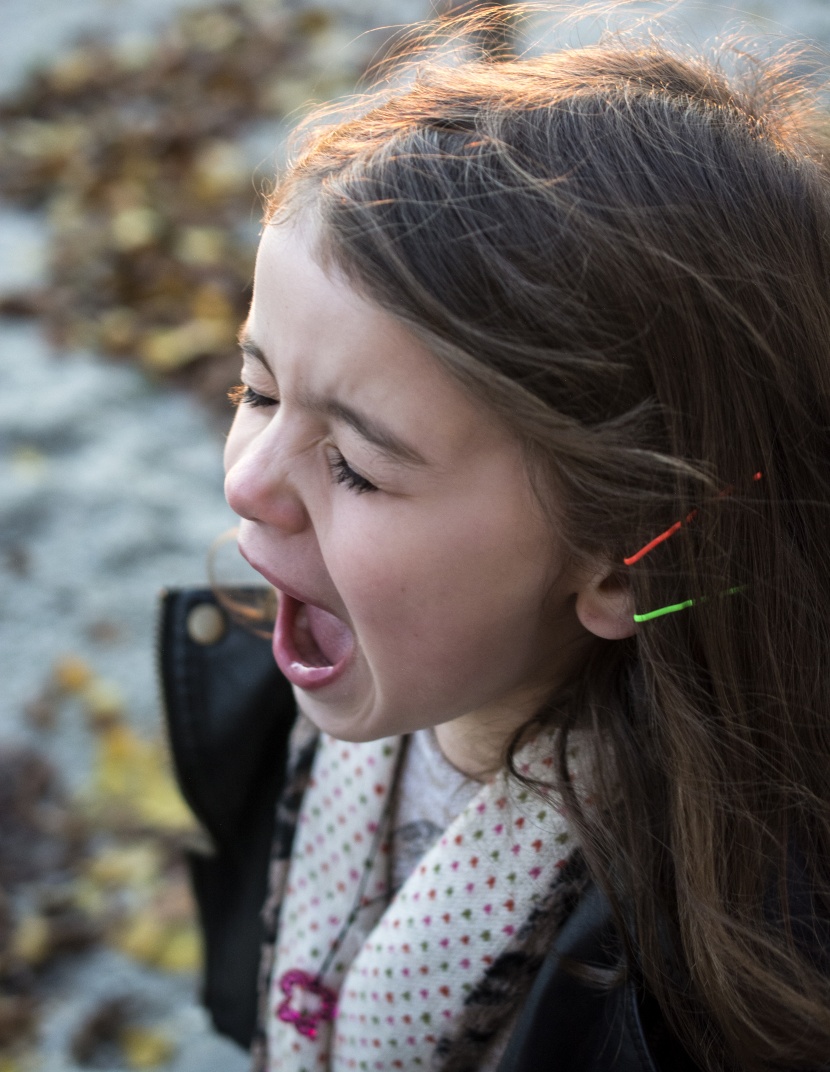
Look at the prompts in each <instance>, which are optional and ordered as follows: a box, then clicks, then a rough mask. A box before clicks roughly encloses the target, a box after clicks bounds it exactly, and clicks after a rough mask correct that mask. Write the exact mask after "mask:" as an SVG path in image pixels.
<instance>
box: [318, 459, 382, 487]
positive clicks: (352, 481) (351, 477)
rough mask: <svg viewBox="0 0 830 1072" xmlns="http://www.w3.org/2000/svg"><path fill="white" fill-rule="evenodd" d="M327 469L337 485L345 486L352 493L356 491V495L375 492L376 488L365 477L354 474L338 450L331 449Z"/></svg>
mask: <svg viewBox="0 0 830 1072" xmlns="http://www.w3.org/2000/svg"><path fill="white" fill-rule="evenodd" d="M329 468H330V469H331V475H332V476H333V477H334V480H335V482H336V483H337V484H345V486H346V487H347V488H350V489H351V490H352V491H356V492H357V493H358V495H360V494H362V493H363V492H366V491H377V490H378V489H377V487H376V486H375V485H374V484H373V483H372V482H371V481H370V480H367V479H366V477H365V476H361V475H360V473H358V472H356V471H355V470H354V469H352V467H351V466H350V465H349V463H348V462H347V461H346V459H345V458H344V457H343V455H342V454H341V453H340V451H339V450H337V449H336V448H332V453H331V455H330V457H329Z"/></svg>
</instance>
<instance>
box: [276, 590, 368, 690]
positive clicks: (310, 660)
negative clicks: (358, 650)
mask: <svg viewBox="0 0 830 1072" xmlns="http://www.w3.org/2000/svg"><path fill="white" fill-rule="evenodd" d="M354 646H355V642H354V634H353V633H352V631H351V629H350V628H349V627H348V626H347V625H346V623H345V622H344V621H343V620H342V619H340V618H338V617H337V616H336V615H334V614H331V613H329V611H326V610H323V609H322V608H321V607H315V606H313V605H312V604H311V603H302V602H300V600H298V599H295V598H294V597H293V596H289V595H286V593H284V592H280V593H279V609H278V611H277V620H276V623H275V626H274V642H273V649H274V658H275V659H276V662H277V665H278V666H279V668H280V670H282V672H283V673H284V674H285V676H286V677H287V678H288V680H289V681H290V682H291V683H292V685H299V686H300V688H304V689H316V688H321V687H322V686H324V685H330V684H331V683H332V682H333V681H335V680H336V678H338V677H340V675H341V674H342V673H343V671H344V670H345V668H346V666H347V664H348V662H349V659H350V657H351V655H352V652H353V651H354Z"/></svg>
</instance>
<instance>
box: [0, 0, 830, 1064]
mask: <svg viewBox="0 0 830 1072" xmlns="http://www.w3.org/2000/svg"><path fill="white" fill-rule="evenodd" d="M201 2H203V0H175V2H174V0H72V2H71V3H67V0H39V2H38V3H37V4H33V3H31V0H26V2H25V3H24V2H23V0H0V26H2V31H3V32H2V34H0V93H2V92H5V91H8V90H9V89H10V88H12V87H14V86H15V85H16V84H17V83H18V82H19V80H20V79H21V78H22V76H23V75H24V74H25V72H26V71H27V70H28V69H29V67H30V66H31V65H32V64H33V63H35V62H37V61H42V60H47V59H48V58H50V57H53V56H55V55H56V54H58V53H59V52H60V50H61V49H62V48H64V47H66V45H67V44H69V43H70V42H71V41H72V40H73V39H74V38H75V37H76V36H77V35H79V34H82V33H89V32H93V31H94V32H105V33H108V34H113V35H118V36H121V37H123V36H124V35H127V36H133V37H135V36H142V35H143V36H145V37H146V35H147V34H149V33H150V32H151V31H152V29H153V27H154V26H155V25H157V24H159V23H160V22H161V21H162V20H165V19H167V18H169V17H170V15H171V12H172V11H173V10H174V9H175V8H182V7H194V6H197V5H198V4H199V3H201ZM342 4H343V6H344V7H346V6H348V8H349V10H350V12H351V13H352V15H353V16H354V17H355V18H357V19H358V21H360V20H362V21H363V23H364V24H365V25H371V24H382V23H386V22H401V21H406V20H407V19H410V18H412V17H415V16H417V14H418V13H419V11H420V10H422V9H424V8H425V6H426V5H425V4H421V3H419V2H418V0H407V3H402V2H398V3H395V2H394V0H389V2H387V3H379V2H378V3H375V4H367V3H364V4H363V5H355V4H353V3H352V4H349V5H347V4H346V0H342ZM325 6H328V7H331V6H336V5H332V4H331V3H329V4H326V5H325ZM747 6H748V7H749V8H751V10H749V11H746V10H745V16H746V17H747V18H748V20H749V23H750V25H751V26H752V27H753V28H754V29H756V30H758V31H762V32H771V31H772V32H783V33H785V34H786V33H790V32H793V31H795V32H797V33H802V34H805V35H808V36H811V37H814V38H817V39H819V40H822V41H824V42H828V41H830V5H828V3H827V0H797V2H796V0H788V2H787V4H786V8H785V7H784V4H783V3H782V4H780V5H779V4H775V3H772V2H764V0H756V2H754V3H752V4H751V5H747ZM681 7H682V12H681V20H680V21H681V25H682V24H683V23H684V22H685V24H686V25H687V27H688V30H689V32H690V34H692V35H694V36H697V37H698V38H705V37H707V36H710V35H711V34H712V32H714V31H717V30H719V29H720V28H721V27H723V26H724V25H726V24H727V23H728V22H729V21H730V20H731V19H732V18H733V17H734V16H735V15H736V13H738V12H739V11H740V10H741V7H742V5H738V4H719V5H718V4H702V5H696V6H694V7H693V6H692V5H689V4H685V5H681ZM770 20H771V21H770ZM45 243H46V231H45V227H44V224H43V222H42V221H41V220H40V219H39V218H38V217H36V216H30V215H27V214H25V213H21V212H17V211H12V210H10V209H0V293H2V292H3V291H7V290H15V289H18V288H21V287H25V286H27V285H37V284H39V283H41V282H42V281H43V280H44V278H45V264H46V247H45ZM0 382H2V384H3V390H2V392H0V742H3V743H8V742H10V741H13V742H19V743H28V744H34V745H35V746H36V747H37V748H39V749H40V750H43V751H45V752H46V753H47V754H48V755H49V756H50V758H51V759H52V760H53V761H54V763H55V764H56V765H57V767H58V769H59V770H60V771H61V773H62V775H63V777H64V778H65V780H66V781H67V783H68V784H69V785H70V786H72V787H74V788H80V787H81V786H83V785H84V784H85V783H86V781H87V780H88V778H89V773H90V762H91V761H90V755H91V751H90V743H89V734H88V731H87V729H86V728H85V726H84V725H83V723H82V722H81V720H80V719H75V720H73V719H72V718H63V719H62V721H61V722H60V724H59V727H58V729H57V730H56V731H54V732H52V733H50V734H45V733H44V732H43V731H39V730H37V729H35V728H33V727H32V726H31V725H30V724H29V722H28V721H27V720H26V718H25V717H24V714H23V712H24V708H25V705H26V704H27V702H29V701H31V700H32V699H33V698H34V697H35V696H36V695H37V694H38V692H39V691H40V690H41V688H42V686H43V683H44V680H45V678H46V677H47V675H48V673H49V670H50V667H51V666H52V664H53V662H54V660H55V659H56V658H57V657H59V656H64V655H66V654H69V653H74V654H78V655H80V656H82V657H83V658H84V659H85V660H86V661H87V662H88V663H89V664H90V665H91V666H92V667H93V668H94V670H95V672H96V673H97V674H99V675H101V676H102V677H104V678H106V679H108V680H110V681H112V682H113V683H114V685H115V686H116V687H117V688H118V689H119V690H120V691H121V693H122V694H123V696H124V698H125V706H126V708H127V710H128V711H129V714H130V717H131V719H132V720H133V723H134V725H135V727H136V729H137V730H138V731H139V732H140V733H142V734H145V735H148V736H149V735H152V734H154V733H156V732H157V731H158V704H157V696H156V687H155V676H154V650H153V636H154V617H155V604H156V597H157V592H158V591H159V589H160V588H162V587H163V586H165V585H186V584H201V583H204V578H205V557H206V551H207V548H208V547H209V545H210V543H211V541H212V540H213V539H214V538H215V537H216V536H217V535H218V534H220V533H221V532H223V531H224V530H226V529H227V528H228V527H229V526H230V525H232V523H233V517H232V515H231V514H230V511H229V510H228V508H227V506H226V505H225V503H224V501H223V498H222V481H221V447H222V432H221V429H219V428H218V427H217V424H216V421H215V419H212V418H209V417H208V416H207V415H206V414H205V412H204V411H203V410H202V409H201V408H200V406H199V404H198V403H197V402H196V401H194V400H193V399H192V398H191V397H190V396H188V395H186V394H184V393H180V392H177V391H172V390H170V389H169V388H165V389H160V388H158V387H155V386H152V385H150V384H148V382H147V381H146V379H145V378H144V377H143V376H142V374H141V373H140V372H138V371H136V370H135V369H133V368H132V367H129V366H115V365H109V364H105V363H102V362H101V361H99V360H97V359H95V358H94V357H92V356H90V355H88V354H84V353H56V352H54V351H53V350H52V349H51V348H50V346H49V345H48V344H47V343H46V342H45V341H44V339H43V338H42V337H41V335H40V333H39V330H38V328H37V326H36V325H33V324H30V323H19V322H17V323H15V322H10V321H7V322H2V321H0ZM46 986H47V1005H46V1015H45V1016H44V1018H43V1020H42V1034H41V1039H40V1043H39V1046H40V1051H39V1053H40V1056H39V1061H40V1064H39V1065H38V1068H39V1069H42V1070H43V1072H68V1070H70V1069H71V1070H73V1072H74V1070H75V1068H76V1066H75V1065H74V1063H73V1062H72V1061H71V1059H70V1058H69V1057H68V1056H67V1053H68V1045H67V1040H68V1039H69V1038H70V1037H71V1035H72V1033H73V1031H74V1030H75V1028H76V1027H77V1025H78V1024H79V1023H80V1022H81V1020H82V1019H83V1018H84V1016H85V1015H86V1014H87V1013H88V1011H89V1010H90V1009H91V1008H92V1007H94V1006H95V1004H96V1003H97V1002H98V1001H99V1000H100V999H101V997H103V996H111V995H112V994H113V993H115V992H124V993H139V994H142V995H144V996H145V998H146V999H147V1000H148V1001H149V1002H150V1004H151V1005H152V1006H154V1007H155V1008H156V1009H158V1010H159V1015H160V1017H161V1020H162V1022H163V1023H164V1025H166V1028H167V1029H168V1031H169V1033H170V1034H172V1035H173V1036H174V1037H175V1038H177V1040H178V1042H179V1050H178V1055H177V1056H176V1058H175V1059H174V1061H173V1062H172V1063H170V1064H168V1065H167V1066H165V1067H166V1068H168V1069H170V1070H171V1072H213V1070H216V1072H220V1070H221V1072H235V1070H237V1069H239V1070H241V1069H242V1068H243V1067H245V1063H246V1062H245V1058H244V1055H242V1054H241V1052H240V1051H238V1050H237V1049H236V1048H235V1047H232V1046H231V1045H230V1044H228V1043H226V1042H224V1041H223V1040H221V1039H218V1038H217V1037H216V1036H214V1035H213V1034H212V1033H211V1032H210V1030H209V1028H208V1026H207V1023H206V1019H205V1016H204V1014H203V1013H202V1012H201V1010H200V1009H199V1007H198V1005H197V1004H196V1001H195V998H194V980H193V979H192V978H191V977H187V976H186V977H180V976H173V975H164V974H161V973H157V972H151V971H149V970H146V969H142V968H140V967H138V966H137V965H136V964H134V963H133V962H132V961H130V960H128V959H127V958H125V957H123V956H120V955H118V954H116V953H114V952H112V951H106V950H103V951H98V952H93V953H90V954H85V955H79V956H76V957H74V958H72V959H71V960H69V959H65V960H64V961H63V962H62V963H61V964H60V965H59V966H58V967H56V968H55V969H54V970H53V971H52V972H51V973H50V974H49V975H48V977H47V980H46ZM111 1072H115V1070H111Z"/></svg>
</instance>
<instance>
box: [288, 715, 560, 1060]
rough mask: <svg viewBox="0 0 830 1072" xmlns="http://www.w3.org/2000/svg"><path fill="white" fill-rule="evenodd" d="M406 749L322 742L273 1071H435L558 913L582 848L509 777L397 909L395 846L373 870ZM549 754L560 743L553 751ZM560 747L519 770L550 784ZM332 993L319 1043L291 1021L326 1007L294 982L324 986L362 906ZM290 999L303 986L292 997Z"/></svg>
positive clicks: (469, 815) (477, 802)
mask: <svg viewBox="0 0 830 1072" xmlns="http://www.w3.org/2000/svg"><path fill="white" fill-rule="evenodd" d="M402 742H403V738H397V737H396V738H388V739H386V740H381V741H372V742H368V743H365V744H344V743H343V742H340V741H336V740H334V739H333V738H331V737H328V736H327V735H325V734H324V735H323V736H322V738H321V741H320V745H319V748H318V751H317V754H316V756H315V760H314V767H313V770H312V778H311V781H310V783H309V787H308V790H307V791H306V794H305V797H304V799H303V803H302V808H301V811H300V816H299V823H298V827H297V834H296V838H295V841H294V850H293V855H292V859H291V864H290V868H289V871H288V878H287V883H286V887H285V892H284V896H283V899H282V907H281V911H280V925H279V932H278V936H277V948H276V958H275V966H274V970H273V973H272V977H271V986H270V1000H269V1014H268V1023H267V1030H268V1068H269V1070H270V1072H278V1070H279V1072H346V1070H348V1069H356V1070H362V1069H367V1070H372V1072H387V1070H388V1072H393V1070H400V1069H404V1070H412V1072H415V1070H416V1069H426V1068H429V1067H430V1064H431V1061H432V1060H433V1057H434V1056H435V1054H436V1051H437V1049H438V1050H439V1051H440V1050H441V1049H442V1048H443V1050H446V1047H447V1044H448V1040H450V1039H452V1037H453V1034H454V1032H456V1033H457V1032H458V1030H459V1029H460V1025H461V1024H462V1022H463V1015H464V1007H465V999H467V998H468V996H469V995H470V994H471V993H472V992H473V991H474V990H475V989H476V987H478V986H480V985H481V981H482V978H483V977H484V976H485V975H486V973H487V972H488V969H490V968H491V967H492V966H493V965H494V963H496V961H497V960H498V959H499V958H500V957H504V955H505V954H509V953H510V952H511V951H512V950H514V949H516V948H518V947H517V942H518V941H519V939H520V938H521V936H522V932H523V930H524V932H525V933H526V932H527V929H528V928H527V921H528V920H529V919H531V918H532V917H533V915H534V913H536V914H538V912H539V908H540V906H542V905H543V903H544V902H546V901H549V900H550V897H551V890H555V888H556V882H557V876H558V875H559V874H561V872H562V869H563V867H564V865H565V862H566V858H567V856H568V854H569V853H570V851H571V849H572V843H571V837H570V834H569V831H568V828H567V826H566V824H565V821H564V819H563V817H562V815H561V813H560V812H559V811H558V810H557V808H556V807H554V806H553V805H552V804H550V803H546V802H544V801H542V800H541V799H540V797H539V796H538V795H537V794H535V793H533V792H531V791H529V790H526V789H524V788H522V787H521V786H517V785H516V783H515V780H510V779H509V778H508V777H507V775H506V774H505V773H501V774H499V775H498V776H497V777H496V778H495V779H494V780H493V781H492V782H490V783H488V784H486V785H483V786H482V788H481V791H480V792H479V793H478V794H477V796H476V797H475V798H474V799H473V800H472V801H471V802H470V804H469V805H468V806H467V807H466V808H465V809H464V811H463V812H462V813H461V814H460V815H459V816H458V817H457V818H456V819H455V820H454V821H453V822H452V823H451V824H450V826H449V827H448V828H447V830H446V831H445V832H444V834H443V835H442V837H440V838H439V840H438V841H437V843H436V844H435V845H434V846H433V847H432V848H431V849H430V850H429V851H428V852H427V853H426V854H425V855H424V857H423V858H422V859H421V861H420V863H419V864H418V866H417V867H416V868H415V871H414V872H413V873H412V874H411V875H410V877H409V879H408V880H407V881H406V882H405V883H404V885H403V886H402V887H401V889H399V890H398V891H397V893H395V895H394V896H393V897H392V898H391V901H390V898H389V873H390V866H389V848H390V846H389V843H388V840H387V839H386V838H384V839H383V840H381V841H380V843H379V844H378V843H377V841H375V844H376V845H378V847H377V850H376V851H375V853H374V856H373V857H371V856H370V857H369V858H367V853H369V851H370V848H371V846H372V844H373V839H374V835H375V832H376V831H377V830H378V824H379V823H381V822H382V821H384V817H385V816H388V814H389V811H390V809H389V808H388V807H386V804H387V799H388V797H389V794H391V793H392V792H393V791H394V785H393V781H394V773H395V770H396V768H397V760H398V754H399V751H400V748H401V746H402ZM547 744H548V746H549V745H550V742H549V741H548V742H547ZM549 756H550V747H548V748H547V749H546V750H544V752H543V751H542V750H541V749H540V748H539V747H538V745H537V746H536V747H535V748H534V747H533V746H528V747H526V748H525V749H524V750H523V751H522V752H521V753H520V755H519V764H518V767H519V770H520V771H521V772H522V773H524V774H528V775H530V776H531V777H536V778H540V779H545V780H546V779H547V776H549V773H550V762H551V760H550V758H549ZM364 867H366V868H367V870H368V871H369V875H368V883H367V884H366V886H365V895H364V898H363V905H364V907H362V908H361V910H360V912H359V914H358V916H357V918H356V919H355V921H354V922H353V923H352V924H351V926H350V927H349V928H348V930H347V931H346V932H345V936H344V937H342V942H341V945H340V947H339V949H338V950H337V955H336V956H335V957H334V958H333V962H332V963H331V964H330V966H329V968H328V970H327V971H326V973H325V976H324V977H323V978H322V980H321V982H322V983H323V984H325V986H326V987H327V988H329V989H330V990H331V991H333V992H335V993H336V994H337V995H338V997H337V1006H336V1014H335V1016H334V1018H333V1020H323V1021H321V1022H319V1024H318V1025H317V1030H316V1037H314V1038H311V1037H309V1036H308V1035H304V1034H301V1033H300V1032H299V1031H298V1030H297V1026H296V1024H294V1023H289V1022H285V1021H284V1020H282V1019H280V1017H279V1015H278V1010H279V1009H280V1007H283V1006H285V1004H286V1002H288V1008H289V1009H297V1008H301V1007H302V1005H303V1002H304V1000H305V1001H306V1002H309V1003H310V1006H313V1005H314V999H309V998H305V999H304V997H303V995H302V994H301V993H300V992H299V991H296V990H292V992H291V995H290V997H287V996H286V990H285V989H284V988H283V986H282V983H283V980H284V979H285V976H286V974H287V973H289V972H291V971H296V970H300V971H302V972H305V973H308V975H309V976H312V977H313V976H315V975H316V974H317V973H318V972H319V971H320V968H321V966H322V965H323V963H324V961H325V959H326V954H327V952H328V951H329V950H330V949H331V947H332V945H333V944H334V943H335V942H336V941H337V938H338V935H342V927H343V923H344V921H345V920H346V918H347V917H348V916H349V914H350V912H351V911H352V910H353V908H354V907H355V898H356V893H357V891H358V889H359V882H360V876H361V872H362V869H363V868H364ZM286 989H289V990H290V989H291V988H286Z"/></svg>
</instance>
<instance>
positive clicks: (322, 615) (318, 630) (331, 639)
mask: <svg viewBox="0 0 830 1072" xmlns="http://www.w3.org/2000/svg"><path fill="white" fill-rule="evenodd" d="M303 610H304V611H305V614H304V615H303V617H304V618H305V621H304V622H303V623H302V624H303V625H304V626H305V628H306V630H307V632H308V634H309V636H310V639H311V640H312V641H313V643H314V646H315V647H316V648H317V649H318V653H319V655H321V656H322V660H320V661H321V662H322V664H323V665H328V666H334V665H335V663H338V662H340V660H341V659H343V658H345V656H347V655H348V654H349V652H350V651H351V650H352V646H353V645H354V637H353V635H352V631H351V629H349V627H348V626H347V625H346V623H345V622H343V621H341V620H340V619H339V618H336V617H335V616H334V615H333V614H329V612H328V611H326V610H321V609H320V607H312V606H310V605H309V604H308V603H306V604H305V606H304V607H303ZM315 662H317V660H315ZM318 665H319V663H318Z"/></svg>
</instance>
